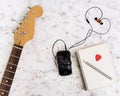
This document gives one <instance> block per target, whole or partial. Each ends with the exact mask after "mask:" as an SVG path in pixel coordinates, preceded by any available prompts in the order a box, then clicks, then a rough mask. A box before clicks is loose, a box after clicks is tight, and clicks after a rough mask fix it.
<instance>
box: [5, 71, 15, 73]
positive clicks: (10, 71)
mask: <svg viewBox="0 0 120 96" xmlns="http://www.w3.org/2000/svg"><path fill="white" fill-rule="evenodd" d="M5 71H7V72H10V73H13V74H14V73H15V72H12V71H9V70H5Z"/></svg>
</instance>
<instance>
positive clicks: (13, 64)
mask: <svg viewBox="0 0 120 96" xmlns="http://www.w3.org/2000/svg"><path fill="white" fill-rule="evenodd" d="M8 64H10V65H13V66H16V67H17V65H15V64H13V63H8Z"/></svg>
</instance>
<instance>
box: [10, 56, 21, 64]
mask: <svg viewBox="0 0 120 96" xmlns="http://www.w3.org/2000/svg"><path fill="white" fill-rule="evenodd" d="M18 61H19V58H14V57H11V56H10V59H9V61H8V62H9V63H13V64H15V65H17V64H18Z"/></svg>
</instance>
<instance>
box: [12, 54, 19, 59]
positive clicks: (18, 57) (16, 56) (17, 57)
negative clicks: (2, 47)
mask: <svg viewBox="0 0 120 96" xmlns="http://www.w3.org/2000/svg"><path fill="white" fill-rule="evenodd" d="M11 56H12V57H14V58H20V57H18V56H14V55H11Z"/></svg>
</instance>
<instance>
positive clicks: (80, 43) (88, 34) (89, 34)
mask: <svg viewBox="0 0 120 96" xmlns="http://www.w3.org/2000/svg"><path fill="white" fill-rule="evenodd" d="M95 8H96V9H98V10H99V11H100V13H101V15H100V17H99V18H98V19H99V20H101V21H102V20H107V21H108V22H109V28H108V30H107V31H106V32H104V33H100V32H97V31H95V30H94V29H93V26H92V25H91V23H90V21H89V20H88V17H87V14H88V12H89V11H90V10H92V9H95ZM85 20H86V21H87V23H88V24H89V25H90V29H89V30H88V32H87V34H86V36H85V38H84V39H82V40H81V41H78V42H77V43H75V44H73V45H72V46H70V47H69V48H68V49H67V46H66V43H65V42H64V41H63V40H62V39H58V40H56V41H55V42H54V44H53V46H52V54H53V56H54V57H55V59H56V56H55V54H54V46H55V44H56V43H57V42H58V41H62V42H63V43H64V45H65V50H70V49H72V48H74V47H77V46H80V45H82V44H84V43H85V42H86V40H87V39H88V38H89V37H90V36H91V35H92V33H96V34H98V35H105V34H107V33H108V32H109V31H110V28H111V21H110V20H109V19H108V18H103V12H102V10H101V9H100V8H99V7H96V6H94V7H91V8H89V9H88V10H87V11H86V12H85ZM101 26H102V25H101Z"/></svg>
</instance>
